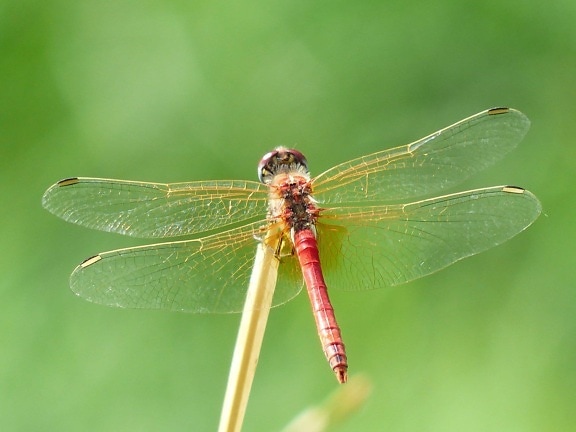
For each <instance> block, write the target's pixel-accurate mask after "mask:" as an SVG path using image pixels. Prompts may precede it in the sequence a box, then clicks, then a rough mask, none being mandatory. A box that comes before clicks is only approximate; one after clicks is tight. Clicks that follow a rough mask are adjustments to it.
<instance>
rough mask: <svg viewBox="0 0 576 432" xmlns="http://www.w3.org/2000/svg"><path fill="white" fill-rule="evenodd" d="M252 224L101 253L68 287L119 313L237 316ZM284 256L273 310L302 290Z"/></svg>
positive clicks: (254, 231)
mask: <svg viewBox="0 0 576 432" xmlns="http://www.w3.org/2000/svg"><path fill="white" fill-rule="evenodd" d="M261 227H262V223H260V222H257V223H253V224H250V225H246V226H244V227H242V228H236V229H233V230H230V231H226V232H224V233H221V234H218V235H213V236H208V237H205V238H202V239H197V240H187V241H177V242H171V243H159V244H154V245H149V246H141V247H135V248H128V249H119V250H114V251H110V252H104V253H101V254H99V255H96V256H94V257H92V258H89V259H87V260H86V261H84V262H83V263H82V264H81V265H79V266H78V267H76V269H75V270H74V272H73V273H72V275H71V277H70V287H71V288H72V291H74V292H75V293H76V294H77V295H79V296H80V297H83V298H84V299H86V300H89V301H91V302H94V303H99V304H103V305H107V306H115V307H122V308H145V309H166V310H172V311H183V312H195V313H228V312H240V311H241V310H242V307H243V305H244V299H245V296H246V291H247V288H248V282H249V279H250V274H251V272H252V265H253V261H254V256H255V253H256V246H257V242H258V240H257V239H258V238H260V237H261V236H262V235H264V231H263V230H262V229H261ZM294 264H295V260H294V259H293V258H292V257H287V258H286V259H285V260H283V263H282V265H281V266H280V270H279V277H278V283H277V286H276V291H275V295H274V301H273V304H274V305H278V304H282V303H285V302H286V301H288V300H290V299H291V298H293V297H294V296H295V295H296V294H298V292H299V291H300V289H301V287H302V282H301V276H300V277H299V276H298V272H297V271H296V270H295V269H294V267H293V266H294Z"/></svg>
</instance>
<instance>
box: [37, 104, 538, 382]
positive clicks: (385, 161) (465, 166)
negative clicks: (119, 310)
mask: <svg viewBox="0 0 576 432" xmlns="http://www.w3.org/2000/svg"><path fill="white" fill-rule="evenodd" d="M529 125H530V122H529V120H528V119H527V118H526V117H525V116H524V115H523V114H522V113H520V112H519V111H516V110H514V109H511V108H494V109H490V110H486V111H483V112H480V113H478V114H476V115H473V116H471V117H468V118H466V119H464V120H462V121H460V122H458V123H456V124H454V125H452V126H449V127H447V128H445V129H442V130H440V131H438V132H436V133H433V134H431V135H429V136H427V137H425V138H422V139H420V140H418V141H416V142H413V143H411V144H408V145H405V146H401V147H396V148H392V149H388V150H383V151H379V152H376V153H373V154H370V155H367V156H362V157H359V158H357V159H353V160H351V161H348V162H344V163H342V164H340V165H336V166H334V167H332V168H330V169H328V170H327V171H325V172H323V173H321V174H319V175H318V176H316V177H311V176H310V173H309V170H308V163H307V161H306V158H305V157H304V155H303V154H302V153H300V152H299V151H297V150H293V149H287V148H284V147H279V148H277V149H275V150H274V151H272V152H270V153H268V154H266V155H265V156H264V157H263V158H262V160H261V161H260V164H259V165H258V176H259V179H260V182H255V181H248V180H215V181H192V182H186V183H173V184H164V183H148V182H137V181H124V180H108V179H97V178H82V177H75V178H68V179H64V180H61V181H59V182H58V183H56V184H55V185H53V186H52V187H50V188H49V189H48V190H47V191H46V193H45V194H44V197H43V205H44V207H45V208H46V209H48V210H49V211H50V212H52V213H54V214H55V215H57V216H59V217H61V218H63V219H65V220H66V221H68V222H72V223H76V224H79V225H82V226H85V227H88V228H94V229H98V230H103V231H110V232H116V233H120V234H125V235H129V236H134V237H142V238H155V239H167V238H174V237H184V236H189V237H191V238H187V239H182V240H173V241H166V242H162V243H156V244H152V245H146V246H139V247H132V248H126V249H118V250H113V251H110V252H104V253H100V254H98V255H95V256H93V257H91V258H88V259H87V260H85V261H84V262H83V263H82V264H80V265H79V266H78V267H76V269H75V270H74V272H73V273H72V275H71V277H70V286H71V288H72V290H73V291H74V292H75V293H76V294H77V295H79V296H81V297H83V298H85V299H87V300H89V301H92V302H95V303H101V304H104V305H108V306H117V307H127V308H150V309H168V310H174V311H185V312H199V313H226V312H239V311H241V310H242V305H243V303H244V298H245V295H246V288H247V285H248V280H249V277H250V271H251V265H252V261H253V258H254V252H255V249H256V244H257V242H265V243H266V245H267V246H269V247H271V248H273V249H274V251H275V255H276V257H277V259H279V260H280V266H279V273H278V282H277V286H276V291H275V294H274V300H273V305H280V304H283V303H285V302H287V301H288V300H290V299H292V298H293V297H294V296H296V295H297V294H298V293H299V292H300V290H301V289H302V287H303V285H305V286H306V287H307V291H308V294H309V297H310V300H311V304H312V309H313V313H314V316H315V321H316V325H317V328H318V333H319V335H320V340H321V343H322V346H323V349H324V353H325V355H326V358H327V360H328V362H329V364H330V367H331V368H332V370H333V371H334V372H335V374H336V377H337V379H338V381H340V382H345V381H346V379H347V369H348V360H347V356H346V351H345V346H344V343H343V341H342V335H341V331H340V328H339V326H338V324H337V321H336V317H335V315H334V309H333V307H332V305H331V303H330V299H329V297H328V290H329V289H330V290H332V289H344V290H364V289H373V288H381V287H386V286H394V285H398V284H402V283H405V282H408V281H411V280H414V279H417V278H419V277H422V276H425V275H428V274H430V273H433V272H435V271H437V270H440V269H442V268H444V267H446V266H448V265H450V264H452V263H454V262H456V261H458V260H460V259H462V258H465V257H467V256H470V255H473V254H476V253H479V252H482V251H484V250H486V249H489V248H491V247H493V246H496V245H498V244H500V243H502V242H504V241H506V240H508V239H509V238H511V237H513V236H515V235H516V234H518V233H519V232H521V231H522V230H524V229H525V228H527V227H528V226H529V225H530V224H531V223H532V222H533V221H534V220H535V219H536V218H537V217H538V215H539V214H540V211H541V206H540V203H539V201H538V199H537V198H536V197H535V196H534V195H533V194H532V193H530V192H528V191H526V190H524V189H522V188H519V187H515V186H496V187H489V188H482V189H475V190H469V191H466V192H459V193H451V194H446V190H447V189H448V188H450V187H452V186H454V185H456V184H457V183H459V182H461V181H463V180H465V179H467V178H468V177H470V176H472V175H473V174H474V173H476V172H478V171H480V170H482V169H484V168H486V167H487V166H489V165H492V164H493V163H495V162H496V161H497V160H499V159H501V158H502V157H503V156H504V155H505V154H507V153H508V152H510V151H511V150H512V149H513V148H514V147H516V145H517V144H518V143H519V142H520V140H521V139H522V138H523V137H524V135H525V134H526V132H527V130H528V128H529ZM438 193H439V194H440V196H437V197H434V198H429V196H430V195H432V194H438Z"/></svg>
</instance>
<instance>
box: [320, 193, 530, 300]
mask: <svg viewBox="0 0 576 432" xmlns="http://www.w3.org/2000/svg"><path fill="white" fill-rule="evenodd" d="M540 211H541V206H540V203H539V201H538V199H537V198H536V197H535V196H534V195H533V194H531V193H530V192H528V191H526V190H524V189H520V188H517V187H509V186H498V187H491V188H487V189H477V190H471V191H467V192H461V193H456V194H451V195H445V196H441V197H438V198H432V199H427V200H423V201H417V202H413V203H410V204H403V205H388V206H386V205H378V206H372V207H340V208H333V209H329V210H326V211H324V212H323V214H322V216H323V217H322V222H323V223H322V224H320V225H319V226H318V242H319V249H320V256H321V260H322V266H323V269H324V272H325V275H326V281H327V283H328V286H329V287H330V288H340V289H345V290H354V289H372V288H380V287H384V286H393V285H398V284H401V283H404V282H408V281H411V280H414V279H417V278H419V277H422V276H425V275H428V274H430V273H433V272H435V271H437V270H440V269H442V268H444V267H446V266H448V265H450V264H452V263H454V262H456V261H458V260H460V259H462V258H465V257H467V256H470V255H474V254H476V253H479V252H482V251H484V250H486V249H489V248H491V247H493V246H496V245H498V244H500V243H502V242H504V241H506V240H508V239H509V238H511V237H513V236H515V235H516V234H518V233H519V232H521V231H522V230H524V229H525V228H527V227H528V226H529V225H530V224H531V223H532V222H533V221H534V220H535V219H536V218H537V217H538V215H539V214H540Z"/></svg>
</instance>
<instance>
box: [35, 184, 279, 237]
mask: <svg viewBox="0 0 576 432" xmlns="http://www.w3.org/2000/svg"><path fill="white" fill-rule="evenodd" d="M267 198H268V196H267V189H266V187H265V186H264V185H262V184H260V183H257V182H251V181H241V180H234V181H196V182H188V183H172V184H164V183H145V182H135V181H125V180H108V179H98V178H83V177H80V178H72V179H65V180H61V181H60V182H58V183H56V184H55V185H53V186H51V187H50V188H49V189H48V190H47V191H46V193H45V194H44V196H43V199H42V203H43V205H44V207H45V208H46V209H48V210H49V211H50V212H52V213H54V214H55V215H57V216H59V217H61V218H63V219H64V220H66V221H68V222H72V223H75V224H78V225H82V226H85V227H88V228H94V229H98V230H102V231H109V232H116V233H120V234H125V235H130V236H134V237H143V238H162V237H176V236H183V235H187V234H194V233H199V232H205V231H209V230H212V229H216V228H221V227H232V226H234V225H235V224H240V223H248V222H251V221H255V220H258V219H262V218H263V217H264V215H265V214H266V209H267Z"/></svg>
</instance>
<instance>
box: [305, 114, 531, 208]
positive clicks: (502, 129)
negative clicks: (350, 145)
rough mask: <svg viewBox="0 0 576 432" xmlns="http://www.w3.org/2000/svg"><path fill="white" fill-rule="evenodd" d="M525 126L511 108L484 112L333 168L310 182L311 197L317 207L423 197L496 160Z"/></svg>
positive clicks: (527, 123)
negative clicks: (410, 141) (317, 202)
mask: <svg viewBox="0 0 576 432" xmlns="http://www.w3.org/2000/svg"><path fill="white" fill-rule="evenodd" d="M529 127H530V121H529V120H528V118H527V117H526V116H525V115H524V114H522V113H521V112H519V111H516V110H514V109H511V108H494V109H490V110H487V111H483V112H481V113H478V114H476V115H473V116H471V117H468V118H466V119H464V120H462V121H459V122H458V123H456V124H454V125H452V126H449V127H447V128H445V129H442V130H440V131H438V132H436V133H433V134H432V135H429V136H427V137H425V138H422V139H421V140H418V141H416V142H414V143H412V144H408V145H405V146H402V147H396V148H392V149H389V150H384V151H380V152H377V153H373V154H371V155H367V156H363V157H360V158H357V159H353V160H351V161H349V162H345V163H343V164H340V165H337V166H335V167H333V168H331V169H329V170H328V171H325V172H324V173H322V174H320V175H319V176H318V177H316V178H315V179H314V181H313V187H314V191H315V192H314V194H315V197H316V199H318V201H319V202H320V204H321V205H326V204H339V203H347V202H350V203H355V202H361V201H362V202H365V201H382V200H386V202H399V201H403V200H406V199H413V198H422V197H424V196H425V195H429V194H433V193H438V192H440V191H444V190H445V189H447V188H449V187H451V186H454V185H455V184H457V183H459V182H461V181H463V180H465V179H467V178H468V177H470V176H472V175H473V174H475V173H476V172H478V171H480V170H482V169H484V168H486V167H487V166H489V165H492V164H493V163H495V162H496V161H498V160H500V159H501V158H502V157H503V156H504V155H505V154H507V153H508V152H510V151H511V150H512V149H513V148H514V147H516V145H517V144H518V143H519V142H520V141H521V140H522V138H523V137H524V135H525V134H526V132H527V131H528V128H529Z"/></svg>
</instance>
